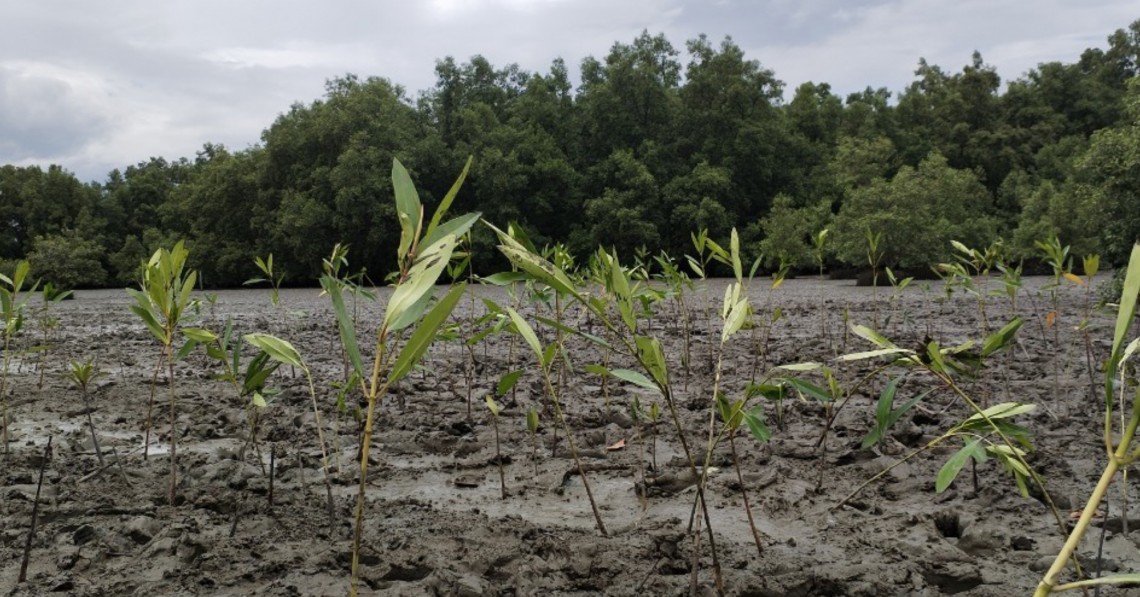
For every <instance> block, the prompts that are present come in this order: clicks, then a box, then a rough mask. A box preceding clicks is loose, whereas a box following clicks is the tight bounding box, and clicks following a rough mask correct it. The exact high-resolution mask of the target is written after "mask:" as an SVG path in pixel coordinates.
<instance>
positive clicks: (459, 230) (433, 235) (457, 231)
mask: <svg viewBox="0 0 1140 597" xmlns="http://www.w3.org/2000/svg"><path fill="white" fill-rule="evenodd" d="M481 216H482V214H480V213H478V212H476V213H469V214H463V215H461V216H457V217H455V218H453V219H450V220H448V221H446V222H444V223H443V224H442V225H440V226H439V227H438V228H436V229H435V230H432V231H430V232H427V233H425V234H424V238H423V240H421V241H420V246H423V247H430V246H431V245H433V244H435V243H437V242H439V239H441V238H443V237H445V236H447V235H448V234H453V235H455V236H456V237H458V238H462V237H463V235H464V234H467V232H468V231H470V230H471V227H472V226H474V225H475V222H478V221H479V218H480V217H481ZM459 269H464V268H462V267H461V268H459Z"/></svg>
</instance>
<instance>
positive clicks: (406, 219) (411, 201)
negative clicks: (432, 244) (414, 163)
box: [392, 158, 423, 262]
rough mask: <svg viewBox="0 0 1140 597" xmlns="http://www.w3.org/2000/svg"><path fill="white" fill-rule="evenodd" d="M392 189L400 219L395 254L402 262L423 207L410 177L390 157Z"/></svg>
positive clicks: (409, 247)
mask: <svg viewBox="0 0 1140 597" xmlns="http://www.w3.org/2000/svg"><path fill="white" fill-rule="evenodd" d="M392 190H393V191H394V193H395V195H396V215H397V216H398V217H399V219H400V246H399V248H398V250H397V253H396V254H397V256H398V257H399V259H400V261H401V262H402V261H403V260H404V258H405V257H406V256H407V255H408V251H409V250H411V248H412V244H413V243H415V240H416V234H417V233H418V232H419V228H420V216H421V214H422V213H423V207H422V206H421V205H420V196H419V194H418V193H416V185H415V184H413V183H412V177H411V176H409V175H408V171H407V169H405V168H404V165H403V164H401V163H400V160H397V159H395V158H393V159H392Z"/></svg>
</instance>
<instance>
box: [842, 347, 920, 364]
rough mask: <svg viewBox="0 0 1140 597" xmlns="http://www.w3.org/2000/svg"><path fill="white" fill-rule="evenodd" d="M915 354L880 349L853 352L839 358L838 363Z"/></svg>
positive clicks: (908, 351)
mask: <svg viewBox="0 0 1140 597" xmlns="http://www.w3.org/2000/svg"><path fill="white" fill-rule="evenodd" d="M900 353H906V354H914V351H913V350H911V349H909V348H880V349H879V350H868V351H865V352H853V353H851V354H845V355H842V356H839V357H838V358H836V359H835V360H837V361H861V360H864V359H873V358H877V357H885V356H888V355H892V354H900Z"/></svg>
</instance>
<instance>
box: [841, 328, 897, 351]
mask: <svg viewBox="0 0 1140 597" xmlns="http://www.w3.org/2000/svg"><path fill="white" fill-rule="evenodd" d="M851 333H852V334H855V335H856V336H859V337H860V338H862V339H864V340H867V341H868V342H870V343H872V344H874V345H875V346H878V347H879V348H898V347H897V346H895V344H894V342H891V341H890V340H887V338H886V337H885V336H883V335H882V334H880V333H879V332H876V331H875V330H873V329H871V328H869V327H867V326H865V325H857V324H856V325H852V326H851Z"/></svg>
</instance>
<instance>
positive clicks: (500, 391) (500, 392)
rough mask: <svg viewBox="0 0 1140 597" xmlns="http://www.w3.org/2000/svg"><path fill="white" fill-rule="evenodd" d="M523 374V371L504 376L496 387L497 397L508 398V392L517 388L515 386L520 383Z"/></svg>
mask: <svg viewBox="0 0 1140 597" xmlns="http://www.w3.org/2000/svg"><path fill="white" fill-rule="evenodd" d="M522 374H523V372H522V369H519V370H518V371H508V372H507V373H504V374H503V376H502V377H500V378H499V385H498V386H496V387H495V395H496V396H506V395H507V392H509V391H511V388H513V387H515V384H516V383H518V381H519V378H520V377H522Z"/></svg>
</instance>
